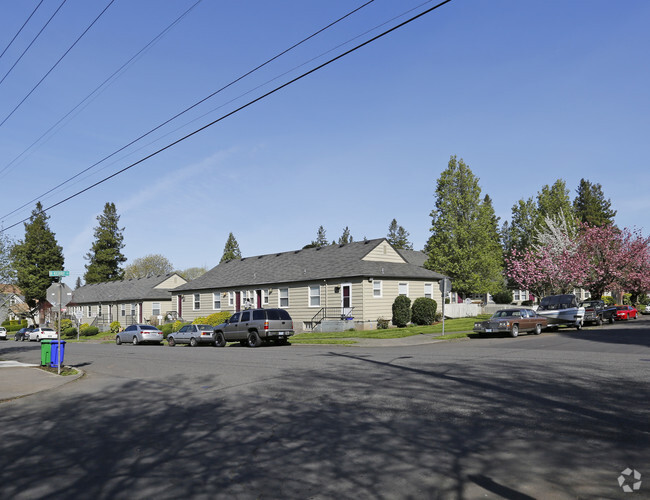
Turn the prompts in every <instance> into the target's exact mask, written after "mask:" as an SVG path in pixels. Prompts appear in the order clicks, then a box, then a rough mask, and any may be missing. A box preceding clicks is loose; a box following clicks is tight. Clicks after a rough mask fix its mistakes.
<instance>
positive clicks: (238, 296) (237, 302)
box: [235, 292, 241, 312]
mask: <svg viewBox="0 0 650 500" xmlns="http://www.w3.org/2000/svg"><path fill="white" fill-rule="evenodd" d="M235 311H236V312H239V311H241V292H235Z"/></svg>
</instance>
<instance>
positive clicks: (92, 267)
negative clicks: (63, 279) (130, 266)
mask: <svg viewBox="0 0 650 500" xmlns="http://www.w3.org/2000/svg"><path fill="white" fill-rule="evenodd" d="M97 221H98V222H99V224H98V225H97V227H95V241H94V242H93V244H92V246H91V247H90V252H88V253H87V254H86V256H85V258H86V260H88V264H86V273H85V274H84V281H85V282H86V284H87V285H89V284H92V283H103V282H105V281H119V280H121V279H123V278H124V270H123V269H122V267H121V266H122V264H123V263H124V262H126V257H125V256H124V255H123V254H122V249H123V248H124V235H123V234H122V231H124V228H123V227H122V228H120V227H119V222H120V216H119V215H117V210H116V209H115V204H114V203H106V205H104V212H103V213H101V214H100V215H98V216H97Z"/></svg>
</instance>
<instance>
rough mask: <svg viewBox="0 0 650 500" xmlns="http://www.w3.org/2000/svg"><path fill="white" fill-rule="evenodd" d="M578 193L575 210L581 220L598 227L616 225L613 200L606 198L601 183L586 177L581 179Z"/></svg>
mask: <svg viewBox="0 0 650 500" xmlns="http://www.w3.org/2000/svg"><path fill="white" fill-rule="evenodd" d="M576 193H577V196H576V197H575V199H574V200H573V210H574V211H575V215H576V217H577V218H578V220H579V221H580V222H584V223H587V224H589V225H590V226H597V227H603V226H610V225H614V217H616V210H612V202H611V200H609V199H607V200H606V199H605V195H604V194H603V187H602V186H601V185H600V184H592V183H591V182H589V181H588V180H586V179H580V184H579V185H578V189H577V190H576Z"/></svg>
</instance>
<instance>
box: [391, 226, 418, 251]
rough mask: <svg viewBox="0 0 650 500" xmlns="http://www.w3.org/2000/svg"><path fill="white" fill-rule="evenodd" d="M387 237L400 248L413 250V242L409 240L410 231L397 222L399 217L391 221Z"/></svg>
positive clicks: (394, 245)
mask: <svg viewBox="0 0 650 500" xmlns="http://www.w3.org/2000/svg"><path fill="white" fill-rule="evenodd" d="M386 239H387V240H388V242H389V243H390V244H391V245H393V247H395V248H397V249H398V250H413V244H412V243H411V242H410V241H409V233H408V231H407V230H406V229H404V228H403V227H402V226H399V225H398V224H397V219H393V220H392V221H391V222H390V225H389V226H388V235H386Z"/></svg>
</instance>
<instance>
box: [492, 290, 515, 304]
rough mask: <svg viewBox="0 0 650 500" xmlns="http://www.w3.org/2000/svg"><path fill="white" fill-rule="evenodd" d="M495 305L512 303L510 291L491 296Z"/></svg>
mask: <svg viewBox="0 0 650 500" xmlns="http://www.w3.org/2000/svg"><path fill="white" fill-rule="evenodd" d="M492 300H494V302H495V304H510V303H511V302H512V292H511V291H510V290H501V291H500V292H497V293H495V294H494V295H492Z"/></svg>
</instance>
